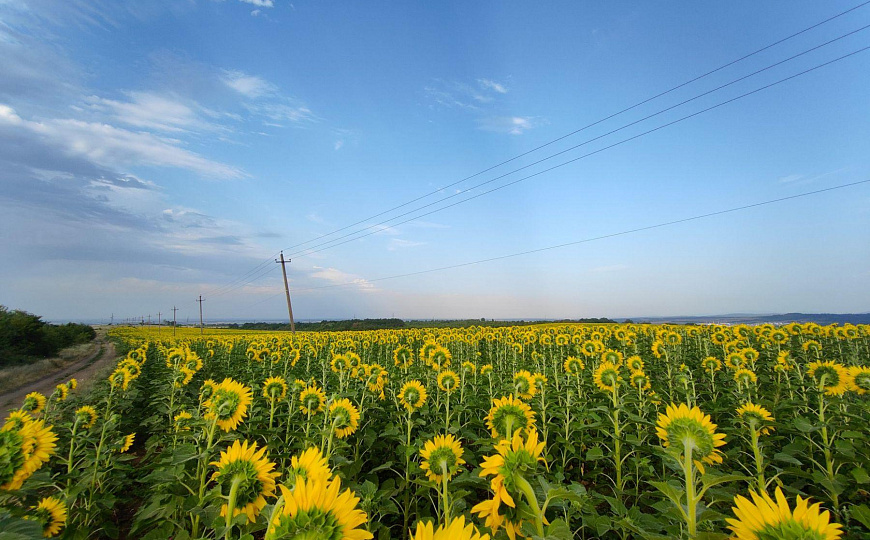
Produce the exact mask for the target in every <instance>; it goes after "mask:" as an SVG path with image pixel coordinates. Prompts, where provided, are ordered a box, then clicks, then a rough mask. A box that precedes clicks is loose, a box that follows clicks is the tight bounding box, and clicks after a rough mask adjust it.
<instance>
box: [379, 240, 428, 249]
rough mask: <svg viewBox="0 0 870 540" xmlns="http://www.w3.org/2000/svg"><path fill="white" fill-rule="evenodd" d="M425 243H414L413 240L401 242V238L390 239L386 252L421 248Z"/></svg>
mask: <svg viewBox="0 0 870 540" xmlns="http://www.w3.org/2000/svg"><path fill="white" fill-rule="evenodd" d="M425 243H426V242H415V241H413V240H402V239H401V238H390V242H389V244H387V250H388V251H397V250H399V249H406V248H412V247H417V246H422V245H424V244H425Z"/></svg>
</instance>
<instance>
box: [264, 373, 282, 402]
mask: <svg viewBox="0 0 870 540" xmlns="http://www.w3.org/2000/svg"><path fill="white" fill-rule="evenodd" d="M286 396H287V381H285V380H284V378H283V377H269V378H268V379H266V381H265V382H264V383H263V397H264V398H266V399H268V400H269V401H270V402H271V401H281V400H282V399H284V398H285V397H286Z"/></svg>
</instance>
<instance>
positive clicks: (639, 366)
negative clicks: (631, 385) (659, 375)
mask: <svg viewBox="0 0 870 540" xmlns="http://www.w3.org/2000/svg"><path fill="white" fill-rule="evenodd" d="M643 365H644V364H643V358H641V357H640V356H638V355H636V354H635V355H634V356H629V357H628V358H626V359H625V367H627V368H628V369H629V370H631V371H643Z"/></svg>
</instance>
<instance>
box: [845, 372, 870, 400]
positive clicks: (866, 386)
mask: <svg viewBox="0 0 870 540" xmlns="http://www.w3.org/2000/svg"><path fill="white" fill-rule="evenodd" d="M849 375H850V376H851V377H852V388H853V389H854V390H855V392H856V393H858V394H859V395H862V394H866V393H867V392H870V367H866V366H854V367H852V368H850V369H849Z"/></svg>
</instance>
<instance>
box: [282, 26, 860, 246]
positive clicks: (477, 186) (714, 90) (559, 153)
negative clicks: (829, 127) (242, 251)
mask: <svg viewBox="0 0 870 540" xmlns="http://www.w3.org/2000/svg"><path fill="white" fill-rule="evenodd" d="M867 28H870V25H865V26H863V27H861V28H859V29H857V30H853V31H851V32H848V33H846V34H843V35H841V36H839V37H836V38H834V39H832V40H829V41H827V42H825V43H822V44H820V45H816V46H815V47H812V48H810V49H807V50H805V51H802V52H800V53H798V54H795V55H793V56H790V57H789V58H786V59H784V60H781V61H779V62H776V63H773V64H770V65H768V66H766V67H764V68H761V69H759V70H756V71H754V72H752V73H749V74H748V75H744V76H743V77H739V78H737V79H734V80H732V81H730V82H727V83H725V84H723V85H720V86H718V87H716V88H713V89H712V90H708V91H706V92H702V93H701V94H698V95H696V96H694V97H691V98H689V99H686V100H684V101H681V102H680V103H677V104H675V105H672V106H670V107H667V108H664V109H662V110H660V111H657V112H655V113H652V114H650V115H647V116H645V117H643V118H640V119H639V120H635V121H634V122H630V123H628V124H624V125H622V126H620V127H618V128H616V129H613V130H611V131H608V132H606V133H603V134H601V135H598V136H597V137H593V138H591V139H587V140H585V141H583V142H581V143H579V144H576V145H574V146H571V147H569V148H566V149H564V150H561V151H559V152H556V153H555V154H551V155H549V156H546V157H543V158H541V159H538V160H536V161H534V162H532V163H529V164H527V165H524V166H522V167H519V168H517V169H514V170H512V171H508V172H506V173H504V174H501V175H499V176H496V177H494V178H491V179H489V180H486V181H484V182H480V183H478V184H475V185H473V186H471V187H469V188H466V189H464V190H461V191H458V192H457V193H453V194H451V195H448V196H446V197H443V198H441V199H438V200H436V201H433V202H430V203H427V204H424V205H422V206H418V207H417V208H415V209H413V210H409V211H407V212H404V213H402V214H399V215H396V216H393V217H391V218H388V219H386V220H384V221H381V222H379V223H375V224H373V225H368V226H366V227H363V228H361V229H358V230H356V231H353V232H350V233H348V234H345V235H342V236H339V237H337V238H333V239H331V240H327V241H325V242H322V243H320V244H315V245H313V246H311V247H308V248H306V249H303V250H300V251H297V252H294V253H291V254H290V256H297V257H304V256H305V255H308V254H312V253H317V252H319V251H323V250H324V249H330V248H332V247H335V246H339V245H343V244H345V243H347V242H339V240H342V239H344V238H348V237H351V236H354V235H357V234H360V233H362V232H364V231H367V230H372V229H376V230H374V231H373V232H372V233H369V234H364V235H360V236H358V237H356V238H353V239H352V240H357V239H359V238H364V237H366V236H370V235H371V234H375V233H377V232H381V231H382V230H383V229H378V227H382V226H385V225H387V224H388V223H390V222H391V221H393V220H396V219H400V218H402V217H405V216H408V215H411V214H413V213H415V212H419V211H420V210H423V209H425V208H429V207H432V206H435V205H437V204H440V203H442V202H444V201H447V200H450V199H453V198H456V197H458V196H460V195H464V194H466V193H468V192H470V191H472V190H475V189H477V188H479V187H481V186H484V185H487V184H491V183H493V182H495V181H497V180H500V179H502V178H505V177H507V176H510V175H512V174H514V173H517V172H519V171H522V170H525V169H529V168H531V167H534V166H535V165H539V164H541V163H543V162H545V161H548V160H550V159H553V158H555V157H557V156H560V155H562V154H566V153H568V152H570V151H572V150H576V149H577V148H580V147H582V146H585V145H587V144H589V143H592V142H595V141H597V140H600V139H603V138H604V137H607V136H609V135H612V134H614V133H617V132H619V131H622V130H624V129H627V128H629V127H631V126H634V125H637V124H639V123H641V122H644V121H646V120H649V119H651V118H653V117H656V116H659V115H661V114H664V113H666V112H668V111H671V110H673V109H676V108H677V107H680V106H682V105H685V104H687V103H690V102H692V101H695V100H697V99H700V98H702V97H704V96H707V95H709V94H712V93H713V92H717V91H719V90H722V89H723V88H726V87H728V86H731V85H733V84H736V83H738V82H740V81H743V80H746V79H748V78H750V77H753V76H755V75H758V74H759V73H763V72H765V71H768V70H770V69H772V68H774V67H776V66H779V65H782V64H784V63H786V62H790V61H791V60H794V59H795V58H798V57H800V56H803V55H805V54H808V53H810V52H813V51H815V50H818V49H820V48H822V47H825V46H827V45H830V44H831V43H834V42H836V41H839V40H841V39H844V38H846V37H848V36H851V35H853V34H856V33H858V32H861V31H863V30H866V29H867ZM527 178H528V177H527ZM508 185H511V184H508ZM488 193H491V192H488ZM469 200H470V199H469ZM449 207H450V206H447V207H445V208H449ZM439 211H440V210H439ZM424 215H429V214H424ZM419 217H422V216H417V217H415V218H414V219H418V218H419ZM407 222H408V221H403V222H402V223H407ZM402 223H399V224H402ZM399 224H393V225H394V226H395V225H399ZM328 244H334V245H332V246H328ZM321 246H328V247H326V248H324V249H316V248H318V247H321Z"/></svg>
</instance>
